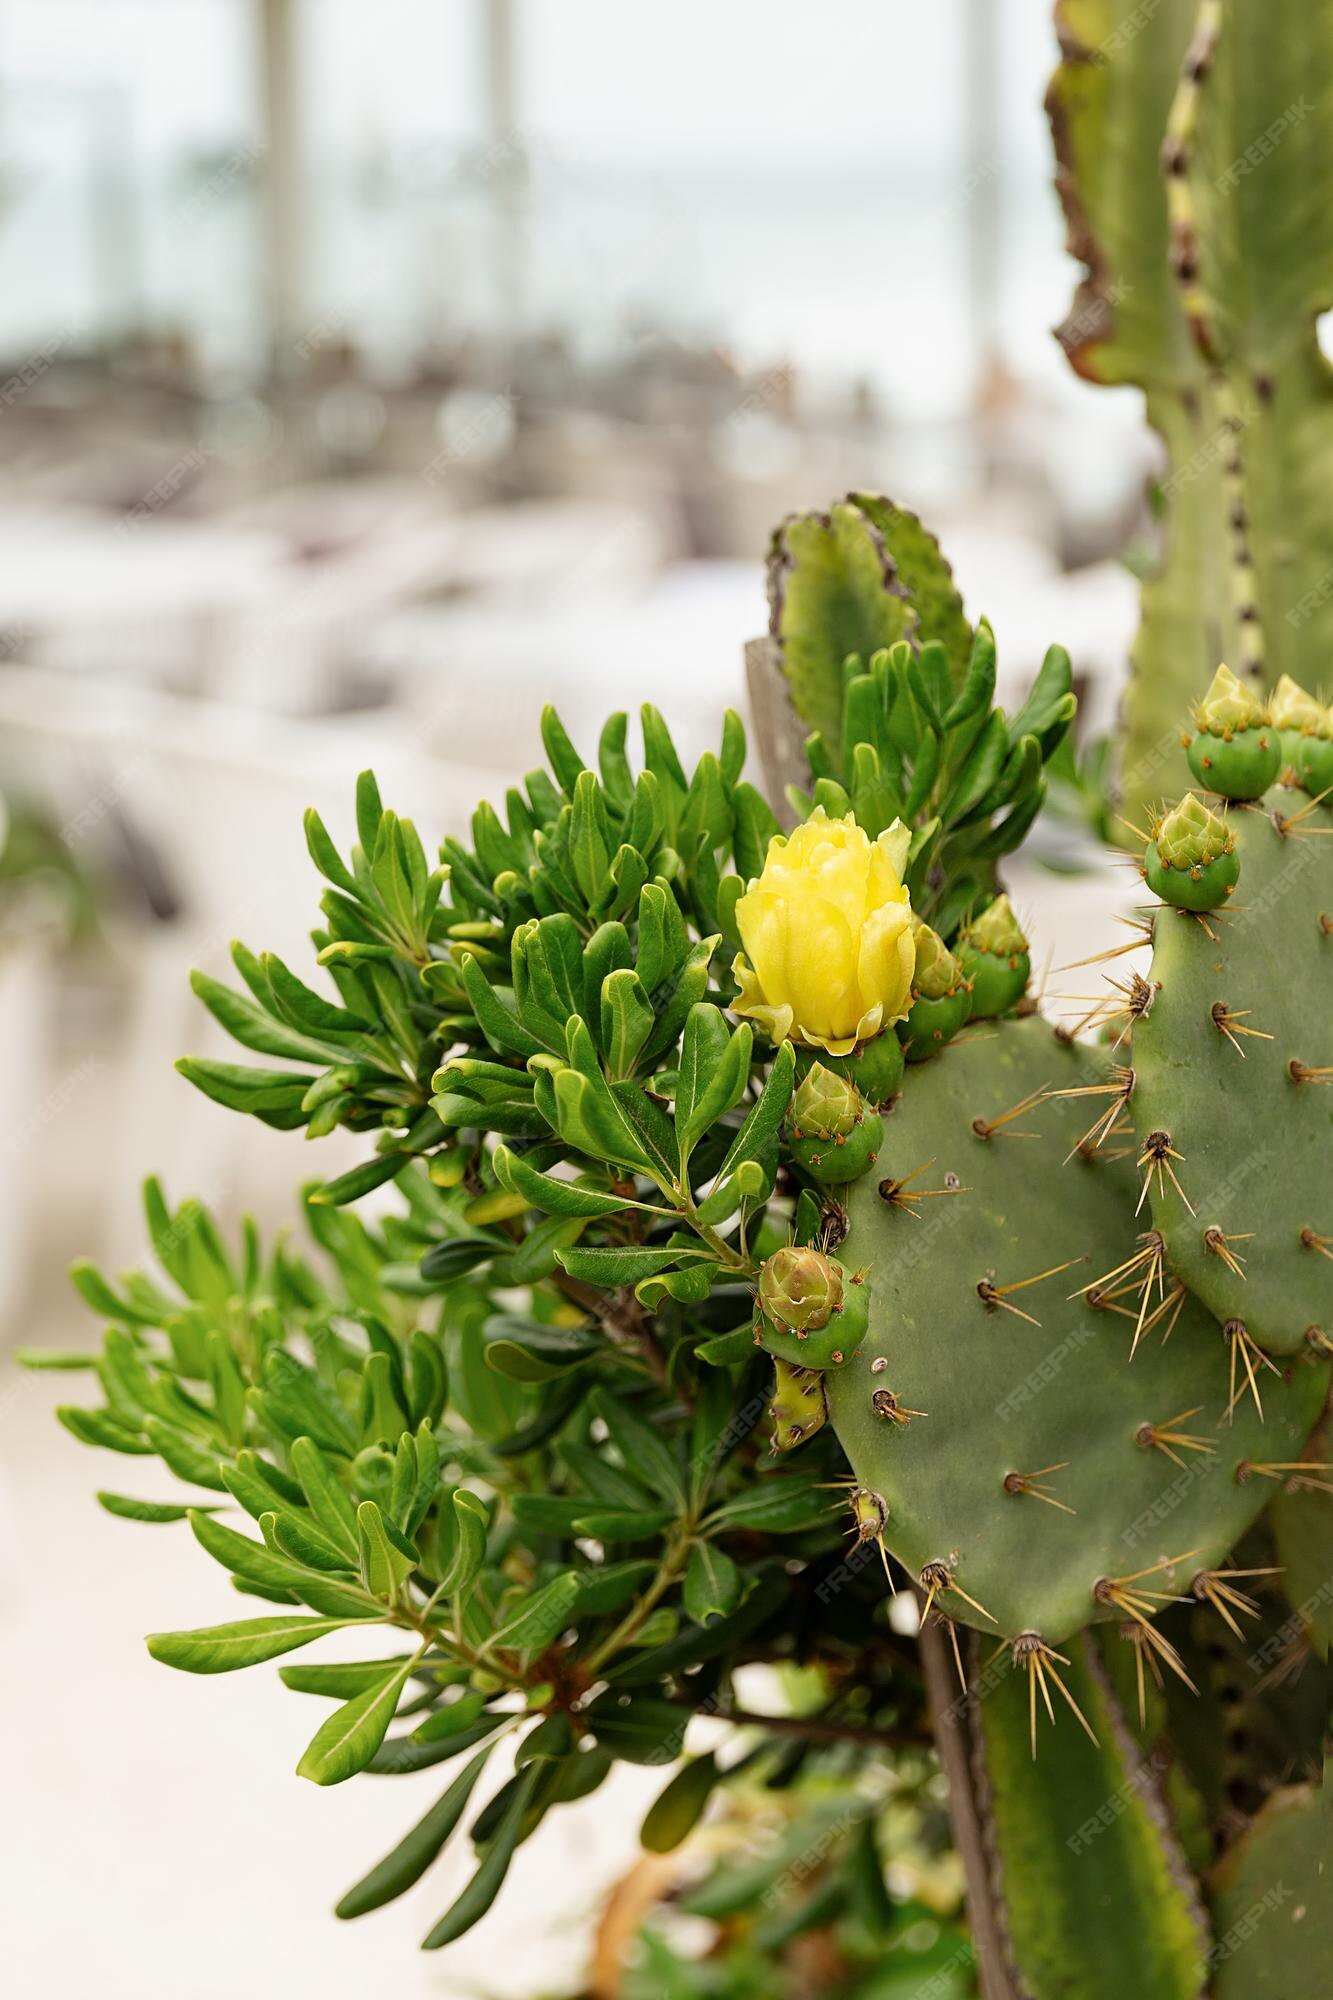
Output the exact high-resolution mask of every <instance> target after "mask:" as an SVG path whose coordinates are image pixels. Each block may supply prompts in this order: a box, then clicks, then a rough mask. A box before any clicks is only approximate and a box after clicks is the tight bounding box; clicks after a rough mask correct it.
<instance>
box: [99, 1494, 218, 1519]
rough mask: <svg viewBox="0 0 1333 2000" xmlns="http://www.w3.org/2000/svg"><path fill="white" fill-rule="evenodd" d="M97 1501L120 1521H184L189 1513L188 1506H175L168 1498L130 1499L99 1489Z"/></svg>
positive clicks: (209, 1508)
mask: <svg viewBox="0 0 1333 2000" xmlns="http://www.w3.org/2000/svg"><path fill="white" fill-rule="evenodd" d="M97 1503H98V1505H99V1506H100V1507H105V1508H106V1511H107V1513H108V1514H114V1515H115V1516H116V1517H117V1519H118V1520H121V1521H161V1522H166V1521H184V1520H186V1519H188V1517H189V1514H190V1509H189V1507H180V1506H176V1505H175V1504H173V1502H171V1501H169V1500H131V1499H129V1498H128V1497H127V1496H126V1495H125V1494H123V1493H107V1492H104V1491H101V1490H99V1492H98V1494H97ZM198 1511H200V1512H203V1513H206V1514H211V1513H212V1512H213V1509H212V1508H211V1507H205V1508H202V1509H200V1510H198Z"/></svg>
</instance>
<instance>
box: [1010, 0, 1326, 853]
mask: <svg viewBox="0 0 1333 2000" xmlns="http://www.w3.org/2000/svg"><path fill="white" fill-rule="evenodd" d="M1056 25H1057V28H1058V31H1059V35H1060V43H1061V51H1062V57H1063V60H1062V62H1061V65H1060V67H1059V69H1058V70H1057V71H1056V73H1055V76H1054V78H1053V79H1052V82H1051V86H1050V90H1049V93H1048V97H1047V108H1048V111H1049V114H1050V121H1051V129H1052V134H1053V137H1054V141H1055V155H1056V184H1057V187H1058V190H1059V193H1060V196H1061V199H1062V201H1063V204H1064V208H1065V213H1066V218H1067V222H1068V236H1069V247H1070V249H1071V251H1072V252H1073V254H1074V255H1075V256H1076V257H1077V258H1078V259H1079V260H1080V262H1081V263H1082V264H1083V265H1084V266H1085V267H1086V275H1085V277H1084V278H1083V280H1082V282H1081V283H1080V285H1079V288H1078V292H1077V294H1076V296H1075V298H1074V301H1073V304H1072V306H1071V308H1070V311H1069V314H1068V316H1067V318H1066V320H1065V322H1064V324H1063V326H1061V328H1060V329H1059V332H1058V336H1057V337H1058V339H1059V340H1060V343H1061V345H1062V346H1063V348H1064V350H1065V353H1066V356H1067V357H1068V360H1069V362H1070V365H1071V366H1072V367H1073V368H1074V369H1075V370H1076V371H1077V373H1078V374H1080V375H1081V376H1083V377H1084V379H1085V380H1088V381H1091V382H1100V383H1106V384H1108V385H1115V386H1119V385H1123V384H1125V383H1129V382H1132V383H1136V384H1138V385H1139V386H1140V387H1141V388H1142V389H1143V391H1144V395H1145V398H1146V408H1147V417H1148V421H1149V423H1150V424H1152V426H1153V427H1154V429H1155V430H1157V431H1158V432H1159V433H1160V435H1161V438H1162V440H1163V442H1164V444H1165V448H1166V455H1167V461H1168V463H1167V469H1166V473H1165V476H1164V477H1163V479H1162V480H1161V482H1160V485H1159V487H1158V495H1157V497H1158V499H1159V501H1160V505H1159V507H1158V508H1157V510H1156V512H1157V515H1158V520H1159V523H1160V534H1161V542H1162V547H1161V555H1160V560H1159V561H1158V563H1157V564H1156V566H1155V567H1154V568H1153V569H1152V570H1151V571H1150V572H1149V573H1148V575H1147V576H1146V577H1145V580H1144V584H1143V593H1142V618H1141V622H1140V627H1139V633H1138V637H1137V639H1136V641H1135V647H1134V677H1133V680H1132V683H1131V686H1130V689H1129V693H1128V697H1127V702H1126V708H1125V728H1124V731H1123V737H1122V741H1121V744H1120V775H1121V782H1122V786H1123V790H1124V796H1125V799H1126V802H1127V805H1128V809H1129V811H1130V814H1131V815H1132V816H1134V817H1138V816H1139V815H1140V814H1141V813H1142V812H1143V811H1144V810H1146V808H1147V807H1148V805H1149V804H1150V803H1151V802H1152V801H1153V800H1154V799H1155V798H1158V797H1160V795H1161V793H1162V791H1163V790H1164V789H1165V790H1168V791H1178V790H1179V789H1180V788H1181V786H1182V785H1183V783H1184V770H1183V766H1182V762H1181V759H1180V756H1179V751H1178V749H1177V747H1176V744H1177V736H1178V718H1179V717H1180V716H1181V715H1182V714H1183V712H1184V710H1185V707H1186V704H1187V702H1188V701H1189V700H1190V698H1191V697H1192V696H1193V695H1194V694H1195V693H1196V692H1197V690H1198V689H1199V687H1201V686H1202V685H1203V682H1204V680H1205V678H1206V676H1207V675H1208V674H1211V673H1212V671H1213V669H1214V667H1215V666H1216V664H1217V660H1218V657H1219V654H1221V656H1222V657H1224V658H1226V659H1227V660H1229V661H1230V662H1231V663H1232V665H1233V666H1234V667H1235V668H1236V670H1237V673H1238V675H1239V677H1240V679H1241V681H1242V682H1243V683H1244V684H1245V685H1246V686H1247V687H1250V688H1253V689H1255V690H1256V691H1260V692H1261V691H1262V690H1263V688H1265V687H1272V686H1274V685H1275V684H1276V683H1277V682H1278V681H1279V680H1280V678H1281V676H1283V675H1284V674H1290V675H1293V676H1294V677H1295V678H1296V679H1297V680H1298V681H1303V682H1305V683H1306V684H1308V685H1311V686H1313V685H1315V684H1317V683H1318V681H1319V680H1320V678H1321V676H1322V675H1323V674H1324V673H1325V672H1326V668H1327V661H1328V659H1329V656H1330V651H1331V650H1333V592H1330V590H1329V588H1328V577H1329V562H1330V552H1331V551H1333V513H1331V512H1330V500H1329V493H1330V471H1331V469H1333V377H1331V376H1330V373H1329V370H1328V367H1327V365H1326V363H1325V362H1324V360H1323V358H1322V356H1321V355H1320V353H1319V348H1318V341H1317V335H1316V325H1317V321H1318V317H1319V315H1320V314H1321V313H1322V312H1324V311H1326V310H1327V308H1328V307H1329V305H1330V303H1333V290H1331V288H1330V259H1329V252H1330V244H1331V243H1333V236H1331V235H1330V219H1329V213H1328V206H1327V203H1326V202H1325V201H1324V200H1323V198H1322V195H1321V192H1320V190H1322V189H1323V188H1325V187H1326V186H1327V185H1328V181H1329V176H1330V172H1333V126H1331V125H1330V121H1329V120H1328V119H1327V118H1325V117H1323V116H1321V115H1320V113H1319V110H1318V108H1317V107H1318V102H1319V98H1318V93H1319V92H1320V91H1321V90H1322V89H1323V87H1324V82H1325V79H1326V78H1327V76H1328V75H1329V73H1330V66H1331V65H1333V28H1331V27H1330V24H1329V22H1328V20H1327V19H1326V18H1325V17H1324V15H1323V13H1322V11H1321V10H1314V11H1312V10H1311V9H1310V7H1309V6H1308V5H1306V4H1305V0H1273V4H1271V5H1268V6H1263V7H1260V6H1256V5H1254V4H1252V0H1176V4H1172V5H1167V6H1161V5H1156V6H1143V7H1139V8H1129V9H1126V8H1125V7H1124V6H1123V5H1122V4H1121V0H1057V5H1056ZM1297 50H1299V51H1300V53H1299V56H1298V55H1297V54H1295V53H1294V52H1295V51H1297ZM1195 775H1196V777H1197V776H1198V773H1197V772H1196V774H1195ZM1201 782H1202V780H1201Z"/></svg>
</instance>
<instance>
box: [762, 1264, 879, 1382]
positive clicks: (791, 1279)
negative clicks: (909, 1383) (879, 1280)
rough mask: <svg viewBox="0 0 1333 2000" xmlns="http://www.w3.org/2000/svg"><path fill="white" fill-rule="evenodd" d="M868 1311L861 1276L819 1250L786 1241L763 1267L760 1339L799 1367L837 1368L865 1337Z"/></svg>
mask: <svg viewBox="0 0 1333 2000" xmlns="http://www.w3.org/2000/svg"><path fill="white" fill-rule="evenodd" d="M869 1316H870V1301H869V1297H868V1294H867V1289H866V1286H865V1284H864V1283H863V1281H862V1280H861V1278H860V1277H859V1276H855V1275H853V1274H852V1273H850V1272H848V1271H847V1270H846V1269H845V1268H844V1267H843V1265H841V1264H839V1263H837V1262H835V1260H834V1259H833V1258H832V1257H826V1256H825V1255H824V1253H823V1252H822V1251H821V1250H812V1249H803V1248H801V1247H799V1246H798V1245H796V1244H788V1245H787V1246H786V1247H785V1248H784V1249H781V1250H775V1251H774V1253H773V1255H772V1256H771V1257H770V1258H769V1259H768V1260H767V1262H766V1263H765V1264H764V1265H763V1266H762V1267H761V1269H760V1272H759V1322H758V1325H757V1327H756V1332H757V1333H758V1336H759V1343H760V1345H761V1346H762V1347H766V1348H767V1349H768V1352H769V1353H770V1354H772V1355H775V1356H776V1357H777V1358H778V1360H780V1361H786V1362H788V1363H789V1364H790V1365H791V1366H792V1367H795V1368H837V1367H839V1366H840V1365H841V1363H842V1362H844V1361H849V1360H850V1359H851V1357H852V1355H853V1353H854V1352H855V1351H856V1349H857V1348H858V1347H859V1346H860V1344H861V1341H862V1339H863V1338H864V1336H865V1330H866V1325H867V1322H868V1320H869Z"/></svg>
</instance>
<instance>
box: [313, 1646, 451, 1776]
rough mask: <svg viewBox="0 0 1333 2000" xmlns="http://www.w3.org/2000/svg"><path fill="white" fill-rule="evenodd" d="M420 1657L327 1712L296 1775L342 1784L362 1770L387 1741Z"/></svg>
mask: <svg viewBox="0 0 1333 2000" xmlns="http://www.w3.org/2000/svg"><path fill="white" fill-rule="evenodd" d="M423 1651H424V1648H423ZM420 1658H421V1654H420V1653H414V1654H413V1655H411V1657H410V1658H408V1659H406V1660H404V1662H403V1663H402V1665H401V1666H398V1667H395V1668H393V1670H392V1671H391V1672H389V1673H387V1674H385V1675H384V1676H383V1677H382V1678H381V1679H380V1680H379V1681H378V1682H375V1683H374V1684H372V1685H371V1686H370V1687H368V1688H366V1689H365V1690H364V1691H363V1692H362V1693H361V1694H358V1695H354V1696H353V1698H352V1700H351V1701H348V1702H344V1704H343V1706H342V1707H341V1708H336V1709H335V1710H334V1711H333V1714H332V1715H330V1716H327V1717H326V1718H325V1720H324V1721H323V1722H322V1723H321V1724H320V1726H319V1728H318V1729H317V1730H316V1731H315V1734H314V1735H313V1736H312V1737H311V1739H310V1742H309V1744H308V1746H307V1747H306V1750H305V1753H304V1755H303V1756H302V1758H301V1761H300V1763H299V1764H298V1765H297V1767H296V1775H297V1777H298V1778H309V1779H310V1780H311V1781H312V1783H314V1784H316V1785H340V1784H342V1783H343V1782H344V1781H345V1780H346V1779H348V1778H353V1777H355V1776H356V1773H357V1772H358V1771H363V1770H364V1769H365V1767H366V1765H367V1764H368V1763H369V1762H370V1760H371V1758H372V1757H373V1756H374V1754H375V1752H376V1751H377V1750H378V1749H379V1747H380V1744H381V1743H382V1742H383V1741H384V1738H385V1735H386V1733H387V1731H388V1727H389V1724H390V1723H391V1722H392V1721H393V1718H394V1713H395V1711H396V1710H397V1707H398V1702H399V1698H400V1697H401V1695H402V1692H403V1687H404V1685H405V1683H406V1681H407V1677H408V1675H409V1674H410V1673H411V1671H412V1669H413V1667H414V1666H415V1665H416V1663H417V1661H418V1660H419V1659H420Z"/></svg>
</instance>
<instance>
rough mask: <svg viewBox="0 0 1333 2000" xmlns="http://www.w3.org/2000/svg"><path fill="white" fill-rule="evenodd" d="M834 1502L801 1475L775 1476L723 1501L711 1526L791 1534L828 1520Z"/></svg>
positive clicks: (714, 1515) (822, 1490)
mask: <svg viewBox="0 0 1333 2000" xmlns="http://www.w3.org/2000/svg"><path fill="white" fill-rule="evenodd" d="M837 1504H838V1503H837V1501H836V1499H834V1498H831V1497H830V1495H829V1493H828V1492H827V1491H826V1490H825V1489H823V1488H820V1487H817V1486H814V1485H812V1484H811V1482H810V1481H809V1479H807V1478H806V1477H804V1475H801V1476H795V1475H789V1474H783V1473H778V1474H774V1475H772V1476H769V1477H766V1478H761V1479H758V1480H756V1481H755V1483H754V1485H753V1486H752V1487H751V1488H750V1489H749V1490H748V1491H746V1492H744V1493H740V1494H737V1496H736V1498H735V1499H734V1500H728V1501H726V1502H725V1503H724V1504H723V1505H722V1506H721V1507H719V1508H718V1509H717V1511H716V1512H715V1513H714V1514H713V1516H712V1523H713V1525H714V1526H715V1527H726V1528H766V1529H768V1530H769V1531H770V1533H773V1534H795V1533H796V1532H797V1531H798V1530H799V1529H802V1528H814V1527H817V1526H818V1525H819V1524H820V1522H822V1521H828V1520H830V1519H831V1518H832V1516H833V1514H834V1513H835V1511H836V1509H837Z"/></svg>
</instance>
